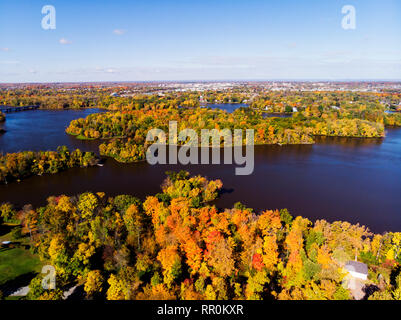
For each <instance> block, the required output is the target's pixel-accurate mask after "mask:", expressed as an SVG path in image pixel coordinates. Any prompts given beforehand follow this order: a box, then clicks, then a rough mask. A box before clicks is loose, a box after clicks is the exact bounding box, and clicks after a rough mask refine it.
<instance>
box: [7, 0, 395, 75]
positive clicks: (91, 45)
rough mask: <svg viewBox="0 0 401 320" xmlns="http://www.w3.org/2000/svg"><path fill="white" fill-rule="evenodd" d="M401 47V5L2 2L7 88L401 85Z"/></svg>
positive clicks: (309, 0)
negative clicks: (349, 23)
mask: <svg viewBox="0 0 401 320" xmlns="http://www.w3.org/2000/svg"><path fill="white" fill-rule="evenodd" d="M45 5H52V6H54V8H55V9H56V29H54V30H51V29H50V30H44V29H43V28H42V25H41V22H42V18H43V17H44V16H45V14H42V7H43V6H45ZM346 5H351V6H354V8H355V10H356V28H355V29H352V30H345V29H344V28H342V19H343V17H344V14H343V13H342V8H343V7H344V6H346ZM400 40H401V2H400V1H397V0H383V1H377V0H364V1H356V0H354V1H351V0H349V1H347V0H345V1H340V0H331V1H321V0H320V1H319V0H305V1H295V0H283V1H267V0H264V1H262V0H247V1H240V0H219V1H212V0H203V1H188V0H187V1H183V0H171V1H166V0H164V1H162V0H147V1H145V0H140V1H123V0H115V1H104V0H99V1H85V2H82V1H76V0H71V1H61V0H47V1H28V0H16V1H6V0H0V82H1V83H13V82H117V81H118V82H128V81H132V82H135V81H138V82H140V81H144V82H146V81H155V82H157V81H235V80H238V81H258V80H259V81H269V80H271V81H296V80H298V81H302V80H304V81H305V80H306V81H308V80H309V81H313V80H315V81H324V80H326V81H372V80H387V81H395V80H401V41H400Z"/></svg>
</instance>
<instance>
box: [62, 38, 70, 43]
mask: <svg viewBox="0 0 401 320" xmlns="http://www.w3.org/2000/svg"><path fill="white" fill-rule="evenodd" d="M59 42H60V43H61V44H71V43H72V42H71V41H70V40H67V39H65V38H61V39H60V40H59Z"/></svg>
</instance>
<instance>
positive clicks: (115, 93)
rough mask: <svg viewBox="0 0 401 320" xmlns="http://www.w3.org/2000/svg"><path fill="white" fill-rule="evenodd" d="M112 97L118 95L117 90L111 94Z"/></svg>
mask: <svg viewBox="0 0 401 320" xmlns="http://www.w3.org/2000/svg"><path fill="white" fill-rule="evenodd" d="M110 97H118V93H117V92H113V93H112V94H110Z"/></svg>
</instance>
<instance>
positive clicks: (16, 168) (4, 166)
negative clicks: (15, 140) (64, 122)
mask: <svg viewBox="0 0 401 320" xmlns="http://www.w3.org/2000/svg"><path fill="white" fill-rule="evenodd" d="M97 163H98V157H97V156H96V155H95V154H94V153H93V152H82V151H81V150H79V149H76V150H74V151H72V152H70V151H69V150H68V148H67V147H65V146H62V147H58V148H57V151H38V152H34V151H23V152H17V153H7V154H5V155H1V154H0V184H5V183H9V182H12V181H19V180H22V179H25V178H28V177H30V176H33V175H42V174H45V173H57V172H60V171H63V170H66V169H68V168H73V167H88V166H93V165H96V164H97Z"/></svg>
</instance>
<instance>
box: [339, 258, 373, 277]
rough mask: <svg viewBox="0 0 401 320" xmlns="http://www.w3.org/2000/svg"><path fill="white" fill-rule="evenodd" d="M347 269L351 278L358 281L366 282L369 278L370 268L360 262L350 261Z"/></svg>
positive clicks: (346, 266)
mask: <svg viewBox="0 0 401 320" xmlns="http://www.w3.org/2000/svg"><path fill="white" fill-rule="evenodd" d="M345 269H346V270H347V271H348V272H349V273H350V275H351V276H353V277H354V278H357V279H361V280H366V279H367V278H368V266H367V265H366V264H364V263H362V262H358V261H348V262H347V263H346V265H345Z"/></svg>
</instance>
